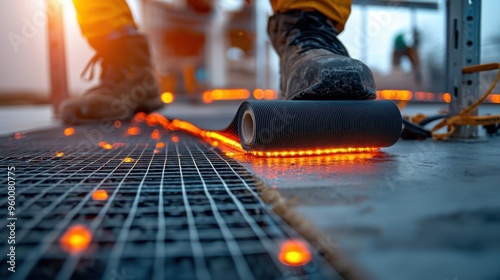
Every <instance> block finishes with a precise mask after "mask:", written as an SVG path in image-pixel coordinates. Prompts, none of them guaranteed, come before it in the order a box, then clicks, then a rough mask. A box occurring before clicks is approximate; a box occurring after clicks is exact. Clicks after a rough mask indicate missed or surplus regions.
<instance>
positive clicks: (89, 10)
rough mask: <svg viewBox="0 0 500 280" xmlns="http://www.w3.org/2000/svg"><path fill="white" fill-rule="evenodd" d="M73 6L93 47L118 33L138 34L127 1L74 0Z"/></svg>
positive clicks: (81, 26)
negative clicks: (94, 44) (96, 42)
mask: <svg viewBox="0 0 500 280" xmlns="http://www.w3.org/2000/svg"><path fill="white" fill-rule="evenodd" d="M73 4H74V6H75V9H76V14H77V18H78V23H79V24H80V28H81V30H82V34H83V36H85V38H87V40H88V41H89V43H90V44H91V45H93V43H94V42H95V41H99V40H102V38H105V37H109V36H113V34H114V33H117V32H124V33H125V32H129V33H137V31H136V30H137V27H136V24H135V21H134V18H133V16H132V13H131V11H130V8H129V6H128V5H127V3H126V2H125V0H106V1H102V0H73ZM115 36H119V34H116V35H115Z"/></svg>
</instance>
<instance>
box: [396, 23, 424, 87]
mask: <svg viewBox="0 0 500 280" xmlns="http://www.w3.org/2000/svg"><path fill="white" fill-rule="evenodd" d="M412 35H413V44H409V43H407V41H408V39H407V38H406V36H405V34H404V33H398V34H397V35H396V37H395V38H394V47H393V51H392V67H393V69H399V68H400V67H401V59H402V58H404V57H406V58H408V59H409V60H410V63H411V68H412V71H413V75H414V78H415V82H416V83H417V85H420V82H421V80H422V78H421V74H420V57H419V55H418V45H419V43H420V35H419V33H418V30H417V29H414V30H413V32H412Z"/></svg>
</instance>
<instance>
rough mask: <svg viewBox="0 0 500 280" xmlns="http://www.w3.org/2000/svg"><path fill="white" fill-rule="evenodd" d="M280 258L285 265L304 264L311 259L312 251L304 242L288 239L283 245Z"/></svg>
mask: <svg viewBox="0 0 500 280" xmlns="http://www.w3.org/2000/svg"><path fill="white" fill-rule="evenodd" d="M279 260H280V261H281V263H283V264H284V265H288V266H302V265H306V264H307V263H308V262H310V261H311V253H310V252H309V249H308V248H307V245H306V244H304V243H303V242H301V241H299V240H288V241H286V242H285V243H283V245H281V249H280V253H279Z"/></svg>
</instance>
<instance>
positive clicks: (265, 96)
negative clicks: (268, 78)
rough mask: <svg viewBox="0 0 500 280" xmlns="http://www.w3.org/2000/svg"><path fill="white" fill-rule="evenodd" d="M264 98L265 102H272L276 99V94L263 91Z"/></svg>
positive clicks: (267, 90)
mask: <svg viewBox="0 0 500 280" xmlns="http://www.w3.org/2000/svg"><path fill="white" fill-rule="evenodd" d="M264 98H265V99H267V100H272V99H275V98H276V92H275V91H274V90H272V89H266V90H264Z"/></svg>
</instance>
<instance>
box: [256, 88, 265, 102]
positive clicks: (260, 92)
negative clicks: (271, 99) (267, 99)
mask: <svg viewBox="0 0 500 280" xmlns="http://www.w3.org/2000/svg"><path fill="white" fill-rule="evenodd" d="M253 97H254V98H255V99H257V100H260V99H264V91H263V90H262V89H260V88H258V89H255V90H254V91H253Z"/></svg>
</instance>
